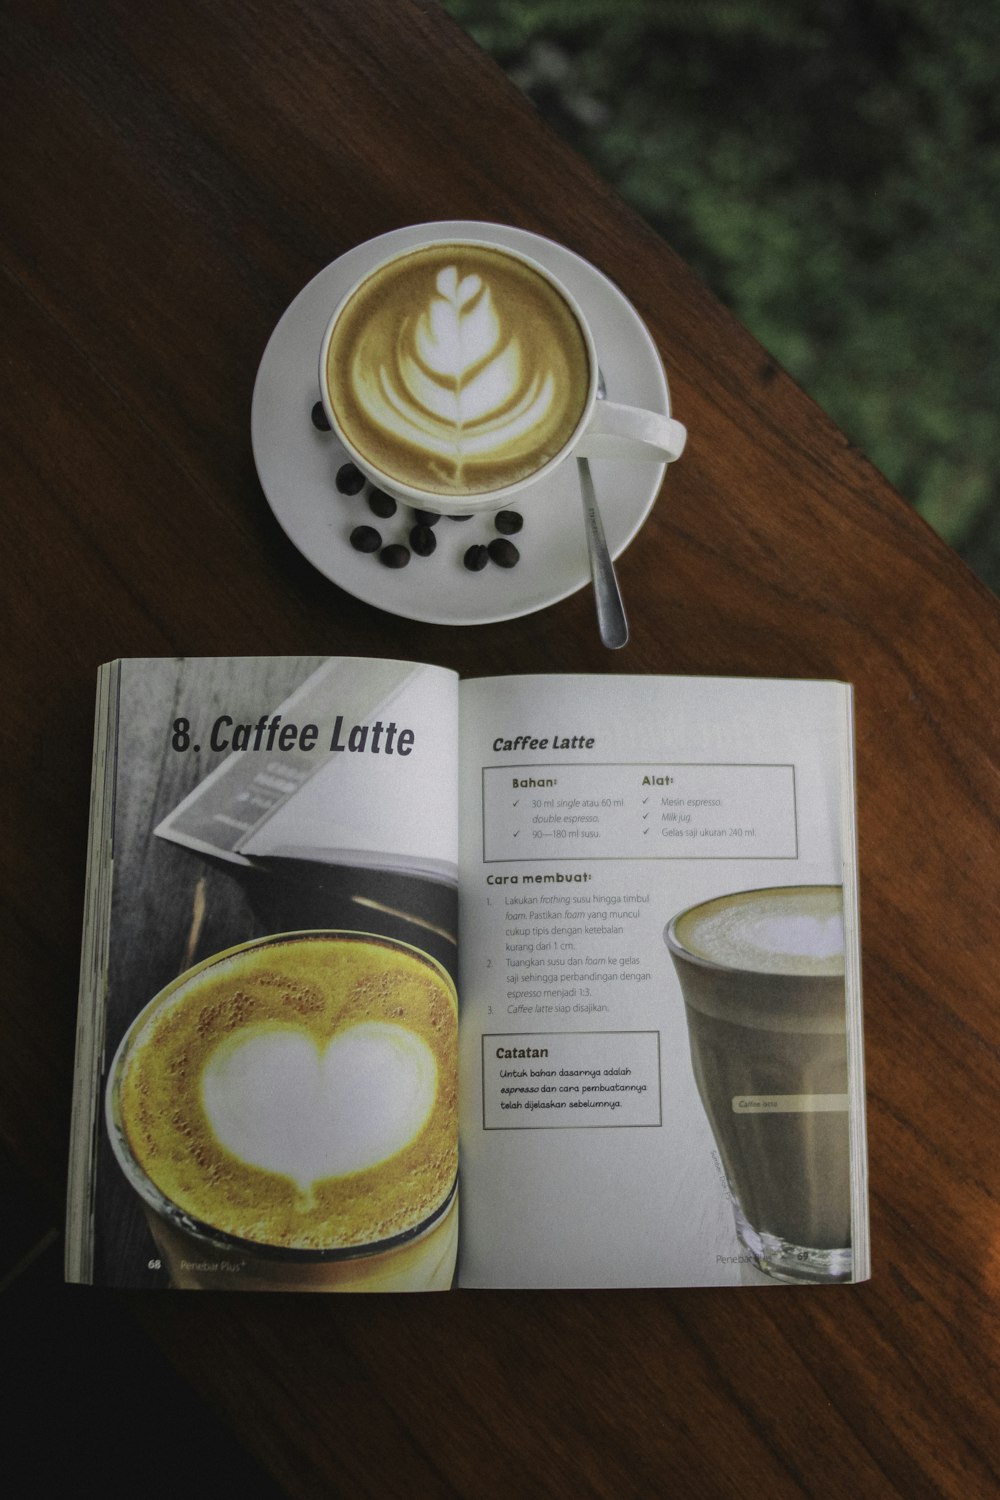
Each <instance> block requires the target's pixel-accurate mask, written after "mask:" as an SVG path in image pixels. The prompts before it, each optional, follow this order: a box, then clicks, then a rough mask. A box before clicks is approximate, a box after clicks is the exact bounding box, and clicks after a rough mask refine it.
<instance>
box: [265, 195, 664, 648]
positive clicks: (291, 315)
mask: <svg viewBox="0 0 1000 1500" xmlns="http://www.w3.org/2000/svg"><path fill="white" fill-rule="evenodd" d="M483 234H488V236H489V238H490V239H491V240H495V241H496V243H497V244H500V245H504V246H507V247H508V248H509V249H512V250H520V251H522V252H523V253H525V254H527V255H530V256H532V257H533V258H534V259H535V260H537V261H540V262H541V264H542V265H544V266H546V267H548V268H549V269H550V270H551V271H552V272H553V273H554V274H555V275H556V276H558V277H559V279H560V280H561V281H562V282H563V283H564V285H565V286H566V287H567V289H568V290H569V291H570V292H572V293H573V295H574V296H575V297H576V299H577V301H578V302H579V303H580V305H581V306H582V308H583V310H584V312H585V313H586V315H587V318H588V320H589V321H590V325H591V328H592V330H593V334H594V341H595V343H596V345H597V350H598V355H599V358H600V362H601V369H602V371H603V373H604V378H605V382H606V385H607V391H608V396H609V398H610V399H611V400H612V401H620V402H624V403H627V404H629V405H633V406H644V407H646V408H647V409H649V410H651V411H658V412H664V413H665V414H667V415H669V414H670V398H669V395H668V392H667V382H666V377H665V375H664V372H663V365H662V364H661V362H660V357H659V354H658V353H657V350H656V346H655V345H654V343H653V341H652V339H651V338H650V336H649V333H648V332H647V330H646V327H645V325H644V324H643V322H642V320H641V319H640V317H639V315H638V313H637V312H636V310H635V308H634V307H633V306H632V304H631V303H630V302H629V301H628V300H627V299H626V298H625V297H624V296H623V295H622V293H621V292H620V291H619V290H618V288H617V287H616V286H615V285H614V284H613V283H612V282H611V281H609V280H608V278H607V277H606V276H605V275H604V274H603V273H602V272H600V271H598V270H597V268H596V267H595V266H592V265H591V264H590V262H589V261H586V260H583V259H581V257H580V256H578V255H575V254H574V253H573V252H572V251H571V250H567V249H566V248H565V247H564V246H562V245H558V244H556V243H555V242H554V241H552V240H546V239H543V238H541V236H539V235H536V234H529V233H528V232H527V231H526V230H522V229H512V228H510V227H508V226H506V225H499V224H487V223H480V222H478V221H475V220H452V221H446V222H444V223H439V224H433V225H427V224H416V225H411V226H409V227H407V228H405V229H396V230H392V231H391V232H390V233H389V234H384V235H381V236H380V237H379V238H378V239H374V240H368V241H367V242H366V243H365V244H363V245H358V246H356V247H355V248H354V249H353V250H348V251H347V252H346V254H344V255H342V256H341V257H340V258H339V259H338V260H335V261H334V262H333V263H332V265H329V266H327V267H326V268H325V270H323V271H320V273H319V275H318V276H314V277H313V279H312V281H310V282H309V284H308V286H306V287H304V288H303V289H302V291H301V292H300V293H299V295H298V296H297V297H296V298H295V301H294V302H293V303H292V304H291V306H290V307H289V308H288V309H287V311H286V312H285V313H284V314H283V316H282V318H281V320H280V322H279V323H278V325H277V327H276V328H275V330H274V332H273V334H272V335H271V338H270V340H269V341H268V345H267V348H266V349H265V350H264V356H263V358H262V360H261V362H260V369H259V370H258V372H257V380H256V383H255V385H254V393H253V408H252V413H251V436H252V442H253V454H254V462H255V463H256V465H257V473H258V475H259V476H260V482H261V485H262V487H263V490H264V494H265V495H266V497H267V501H268V504H269V505H270V507H271V509H272V510H273V512H274V514H275V516H276V517H277V519H278V521H279V523H280V524H281V527H282V529H283V530H284V531H285V532H286V534H287V536H288V537H289V539H290V540H291V541H292V542H293V543H294V545H295V546H296V547H297V548H298V549H299V551H300V552H301V553H303V555H304V556H305V557H307V558H308V559H309V561H310V562H311V563H312V564H313V565H314V567H316V568H318V569H319V570H320V572H321V573H324V574H325V575H326V577H327V578H329V579H331V580H332V581H333V582H334V583H335V584H337V585H338V586H339V587H340V588H342V589H345V590H346V591H347V593H349V594H353V595H354V596H355V597H356V598H358V599H364V600H366V601H367V602H368V603H369V604H374V605H377V607H378V608H379V609H384V610H387V611H388V612H389V613H390V614H395V615H402V616H403V617H404V618H405V619H409V620H422V621H425V622H427V623H428V624H438V625H482V624H488V623H491V622H494V621H498V620H510V619H514V618H516V617H517V616H519V615H527V614H531V613H532V612H533V611H534V610H537V609H544V608H545V607H546V605H549V604H554V603H556V601H557V600H559V599H565V598H566V597H567V595H569V594H572V593H575V592H576V590H577V589H579V588H582V587H583V585H584V584H589V582H590V566H589V563H588V559H587V545H586V539H585V536H584V529H583V509H582V503H581V500H580V487H579V480H578V477H577V467H576V463H575V462H574V461H573V460H568V461H567V462H566V463H564V464H562V465H561V466H560V467H559V468H558V469H557V470H556V471H555V473H554V474H553V475H552V477H551V478H550V479H548V480H546V481H545V482H544V484H540V485H539V486H538V487H537V489H535V490H533V491H532V492H531V493H530V494H529V495H527V496H526V497H525V498H524V499H523V500H522V501H521V502H520V503H517V502H516V500H515V501H513V502H512V503H511V507H510V508H511V509H512V510H517V511H519V512H520V513H521V515H522V516H523V518H524V528H523V530H522V531H521V532H520V533H519V534H518V535H517V536H516V537H513V538H512V540H513V541H514V542H515V545H516V546H517V548H518V550H519V552H520V554H521V559H520V562H519V563H518V564H517V566H516V567H514V568H509V569H508V568H500V567H498V566H497V565H496V564H495V563H493V562H490V563H489V564H488V566H487V567H486V568H484V569H483V570H482V572H479V573H470V572H469V570H468V569H467V568H465V567H464V566H463V563H462V558H463V556H464V554H465V552H466V549H467V548H468V547H469V546H470V545H472V544H473V543H480V542H481V543H488V542H489V541H490V540H491V539H492V538H493V537H495V536H496V535H497V532H496V530H495V527H494V525H493V521H492V518H491V517H488V516H475V517H473V518H472V519H471V520H467V521H455V520H451V519H449V518H448V517H446V516H442V518H441V520H440V521H439V522H438V524H437V526H436V527H435V535H436V538H437V548H436V550H435V552H434V553H433V554H432V555H431V556H430V557H417V556H416V555H414V556H412V557H411V558H410V562H409V564H408V566H407V567H405V568H401V569H398V570H394V569H391V568H387V567H386V566H385V565H384V564H383V563H380V562H379V560H378V557H377V556H375V555H371V554H366V553H362V552H357V551H356V550H355V549H354V548H353V547H352V546H351V544H350V541H349V540H348V539H349V537H350V534H351V531H352V530H353V529H354V527H355V526H358V525H371V526H374V527H375V528H376V529H377V530H378V531H379V532H380V534H381V536H382V541H383V543H388V542H397V541H398V542H404V543H405V542H406V540H407V534H408V532H409V530H410V527H411V526H412V524H413V516H412V513H411V512H410V511H409V510H408V509H407V508H406V507H405V506H400V507H399V510H398V512H397V514H396V516H394V517H393V518H392V519H391V520H389V521H380V520H378V519H377V518H376V517H374V516H373V515H372V514H371V512H370V511H369V509H368V505H367V502H366V498H365V494H366V492H362V493H361V494H360V495H356V496H354V497H349V496H346V495H342V494H340V493H339V491H338V490H337V487H336V484H335V482H334V481H335V476H336V473H337V470H338V468H339V467H340V466H341V464H343V463H344V462H345V461H346V458H347V455H346V454H345V452H344V450H343V449H342V448H341V447H340V444H339V443H338V441H337V440H336V438H334V437H333V435H332V434H331V433H329V432H320V431H317V429H316V428H315V427H314V426H313V423H312V419H311V411H312V407H313V405H314V404H315V402H316V401H317V400H318V399H319V387H318V375H317V370H318V364H319V346H320V340H321V339H322V337H323V330H324V329H325V327H326V324H327V321H328V319H329V316H330V313H331V312H332V311H333V308H334V307H335V305H336V303H337V302H338V301H339V299H340V297H341V296H342V295H343V293H344V292H346V291H347V289H348V288H349V287H350V286H351V285H352V284H353V283H354V282H355V281H356V280H357V279H358V278H359V277H360V276H362V275H363V274H364V273H365V271H366V270H367V269H368V267H369V266H370V265H374V264H375V263H376V262H377V261H379V260H381V259H383V258H384V257H385V256H387V255H391V254H392V253H393V252H394V251H396V250H403V249H408V248H409V247H410V246H412V245H417V244H420V243H421V242H423V241H424V240H427V239H431V238H434V239H440V238H441V237H442V236H445V237H446V236H449V235H453V236H455V238H456V239H457V238H462V237H465V238H474V237H475V236H477V235H483ZM664 468H665V465H663V464H659V463H649V462H636V463H621V462H618V461H614V460H609V459H603V460H594V461H593V462H592V463H591V469H592V471H593V475H594V484H595V486H596V489H597V496H598V499H599V501H600V506H601V515H602V518H603V520H604V529H605V533H606V535H607V540H608V546H609V548H610V549H611V552H612V554H613V555H614V556H615V557H617V556H618V555H619V554H620V553H621V552H623V551H624V550H625V548H626V547H627V546H628V544H629V542H630V541H631V540H632V538H633V537H634V536H635V534H636V532H637V531H638V530H639V528H640V527H641V526H642V524H643V522H644V521H645V519H646V517H647V516H648V514H649V512H650V510H651V509H652V505H653V501H654V500H655V499H656V495H657V492H658V490H659V488H660V483H661V481H662V479H663V472H664Z"/></svg>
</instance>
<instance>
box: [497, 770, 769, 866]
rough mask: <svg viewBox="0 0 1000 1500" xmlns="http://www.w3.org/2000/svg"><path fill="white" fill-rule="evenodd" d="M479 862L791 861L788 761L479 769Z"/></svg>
mask: <svg viewBox="0 0 1000 1500" xmlns="http://www.w3.org/2000/svg"><path fill="white" fill-rule="evenodd" d="M482 776H483V859H484V861H485V862H486V863H487V864H490V863H496V862H499V861H503V860H519V861H523V860H551V859H559V860H566V859H587V860H593V859H795V858H796V857H797V855H798V847H797V839H796V819H795V770H794V767H793V766H790V765H701V764H699V765H658V766H649V765H631V764H618V765H608V764H602V765H570V766H567V765H551V766H545V765H529V766H484V767H483V773H482Z"/></svg>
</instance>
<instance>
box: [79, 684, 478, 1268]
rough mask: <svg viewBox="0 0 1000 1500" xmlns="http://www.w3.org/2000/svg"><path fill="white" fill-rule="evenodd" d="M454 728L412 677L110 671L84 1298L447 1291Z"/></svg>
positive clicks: (450, 710) (438, 687) (451, 1257)
mask: <svg viewBox="0 0 1000 1500" xmlns="http://www.w3.org/2000/svg"><path fill="white" fill-rule="evenodd" d="M457 705H458V696H457V678H456V677H455V676H454V674H453V673H451V672H448V671H445V670H443V669H441V668H438V667H429V666H422V665H417V664H414V663H411V662H396V661H378V660H368V659H361V658H350V657H348V658H343V657H340V658H337V657H334V658H324V657H274V658H201V659H188V660H184V659H166V660H126V661H120V662H113V663H109V664H108V665H107V666H105V667H103V668H102V669H101V672H100V675H99V681H98V699H97V723H96V730H95V754H94V778H93V795H92V806H91V835H90V851H89V858H88V877H87V898H86V910H85V920H84V940H83V961H82V964H81V985H80V1009H79V1021H78V1033H77V1057H76V1081H75V1089H74V1101H73V1125H72V1140H71V1153H70V1181H69V1198H68V1211H67V1254H66V1276H67V1279H68V1280H70V1281H83V1282H94V1283H97V1284H101V1285H111V1286H129V1287H145V1286H171V1287H179V1288H192V1289H233V1290H237V1289H247V1290H281V1291H382V1290H385V1291H432V1290H446V1289H448V1288H449V1287H450V1286H451V1284H452V1281H453V1278H454V1267H455V1251H456V1244H457V1162H458V1145H457V1045H458V1043H457V1035H458V1008H457V997H456V991H455V973H456V968H457V849H458V835H457V721H458V706H457Z"/></svg>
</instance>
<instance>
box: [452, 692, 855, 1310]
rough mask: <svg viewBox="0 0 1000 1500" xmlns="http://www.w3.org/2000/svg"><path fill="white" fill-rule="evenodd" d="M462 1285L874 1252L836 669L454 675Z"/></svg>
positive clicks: (798, 1273) (750, 1272)
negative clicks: (823, 677)
mask: <svg viewBox="0 0 1000 1500" xmlns="http://www.w3.org/2000/svg"><path fill="white" fill-rule="evenodd" d="M459 888H460V910H461V916H460V925H461V946H460V965H461V974H460V980H461V982H460V994H461V1005H462V1010H461V1063H460V1067H461V1100H462V1165H461V1199H462V1208H461V1250H460V1258H459V1264H460V1268H461V1271H460V1281H461V1284H462V1285H463V1286H475V1287H526V1288H527V1287H585V1286H593V1287H601V1286H607V1287H611V1286H708V1285H741V1284H760V1285H776V1284H779V1283H782V1282H785V1283H794V1282H798V1283H807V1284H824V1283H827V1284H828V1283H836V1282H845V1281H858V1280H863V1279H865V1278H866V1277H867V1276H868V1274H869V1259H868V1218H867V1167H866V1151H865V1122H864V1073H863V1060H862V1028H861V980H860V959H859V930H858V908H857V861H856V835H855V819H854V777H853V731H852V707H851V690H850V688H849V687H848V686H847V685H846V684H843V683H835V682H811V681H766V680H755V679H735V680H731V679H724V678H681V677H676V678H670V677H666V678H664V677H615V676H539V677H506V678H493V679H482V680H474V681H470V682H466V683H463V684H462V686H461V690H460V878H459Z"/></svg>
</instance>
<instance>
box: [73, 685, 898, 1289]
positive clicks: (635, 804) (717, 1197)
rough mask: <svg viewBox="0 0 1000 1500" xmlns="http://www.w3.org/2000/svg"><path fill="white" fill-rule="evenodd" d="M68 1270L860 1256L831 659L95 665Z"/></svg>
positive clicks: (690, 1278)
mask: <svg viewBox="0 0 1000 1500" xmlns="http://www.w3.org/2000/svg"><path fill="white" fill-rule="evenodd" d="M66 1271H67V1278H68V1279H70V1280H73V1281H92V1282H97V1283H100V1284H105V1285H119V1286H133V1287H136V1286H157V1285H168V1284H169V1285H172V1286H175V1287H193V1288H208V1287H211V1288H216V1287H225V1288H230V1289H239V1288H247V1289H275V1290H323V1291H351V1290H357V1291H374V1290H390V1291H391V1290H405V1291H410V1290H435V1289H447V1288H449V1287H451V1286H453V1285H458V1286H468V1287H601V1286H604V1287H612V1286H615V1287H621V1286H699V1285H700V1286H722V1285H738V1284H774V1283H775V1282H778V1281H785V1282H796V1281H797V1282H814V1283H819V1282H844V1281H859V1280H863V1279H865V1278H866V1277H867V1276H868V1275H869V1251H868V1211H867V1160H866V1147H865V1117H864V1078H863V1062H862V1026H861V977H860V959H859V933H858V893H857V870H856V837H855V821H854V779H853V732H852V706H851V691H850V688H849V687H847V686H846V685H844V684H840V683H832V682H805V681H802V682H791V681H763V680H752V679H740V680H729V679H723V678H680V677H616V676H562V675H559V676H557V675H547V676H534V677H503V678H490V679H481V680H470V681H465V682H460V681H459V679H458V678H457V676H456V675H455V674H454V673H452V672H449V671H446V670H444V669H442V668H439V667H433V666H422V665H416V664H413V663H409V662H397V661H381V660H365V659H360V658H320V657H313V658H282V657H278V658H256V659H250V658H205V659H192V660H177V659H170V660H134V661H119V662H113V663H111V664H109V665H107V666H105V667H103V668H102V669H101V672H100V675H99V681H98V708H97V727H96V737H95V757H94V782H93V802H92V809H91V838H90V854H89V865H88V882H87V903H86V914H85V929H84V943H83V962H82V977H81V988H80V1011H79V1026H78V1042H77V1067H76V1085H75V1093H74V1109H73V1130H72V1143H71V1157H70V1184H69V1203H68V1234H67V1267H66Z"/></svg>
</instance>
